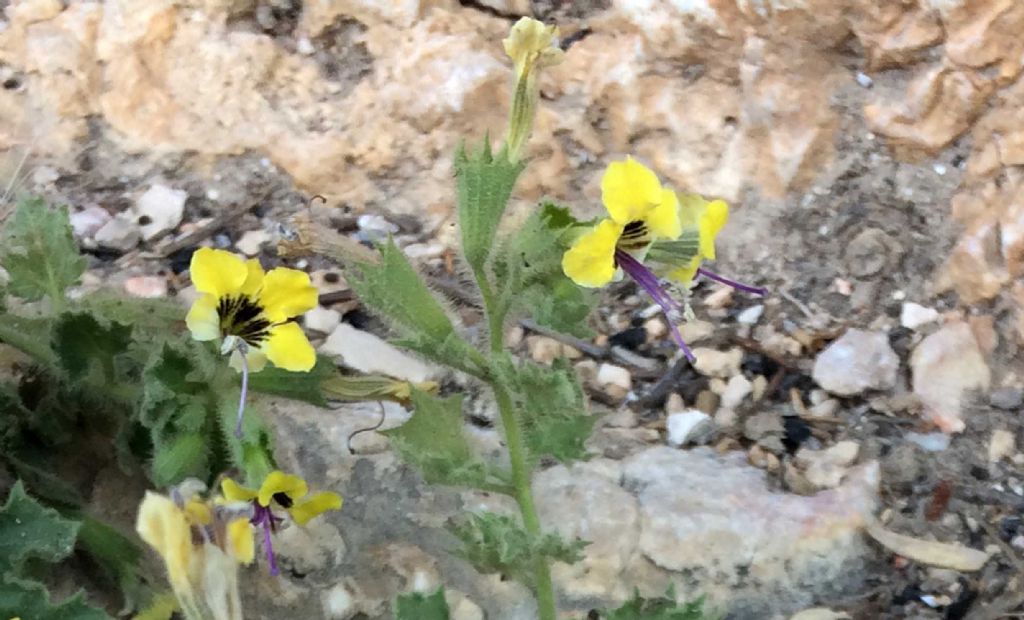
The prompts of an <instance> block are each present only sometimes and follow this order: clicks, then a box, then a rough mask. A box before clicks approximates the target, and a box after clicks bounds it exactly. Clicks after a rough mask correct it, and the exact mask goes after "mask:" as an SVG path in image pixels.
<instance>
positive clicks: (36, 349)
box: [0, 323, 57, 366]
mask: <svg viewBox="0 0 1024 620" xmlns="http://www.w3.org/2000/svg"><path fill="white" fill-rule="evenodd" d="M0 342H3V343H5V344H9V345H11V346H12V347H14V348H15V349H18V350H19V351H21V352H22V353H25V354H27V355H29V356H31V357H33V358H35V360H36V361H38V362H41V363H43V364H46V365H47V366H54V365H56V363H57V356H56V355H54V353H53V351H52V350H51V349H50V347H49V346H47V343H46V342H40V341H39V340H38V339H36V338H34V337H33V336H32V335H31V334H30V333H26V332H25V331H23V330H19V329H18V328H17V326H16V325H10V324H8V325H4V324H3V323H0Z"/></svg>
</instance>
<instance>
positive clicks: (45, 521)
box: [0, 480, 79, 577]
mask: <svg viewBox="0 0 1024 620" xmlns="http://www.w3.org/2000/svg"><path fill="white" fill-rule="evenodd" d="M78 527H79V524H78V523H76V522H74V521H69V520H67V519H64V518H62V517H61V516H60V515H59V514H58V513H57V511H56V510H53V509H52V508H44V507H43V506H41V505H39V503H38V502H36V501H35V500H34V499H32V498H30V497H29V496H28V495H26V494H25V487H24V486H23V485H22V483H21V481H20V480H19V481H18V482H16V483H15V484H14V488H12V489H11V493H10V495H8V496H7V503H6V504H4V506H3V507H2V508H0V577H3V576H4V575H6V574H8V573H13V572H15V571H17V570H18V569H19V568H20V566H21V564H22V563H23V562H24V561H25V560H26V559H28V558H35V559H40V560H44V561H46V562H59V561H60V560H62V559H64V558H65V557H67V556H68V555H70V554H71V551H72V550H73V549H74V547H75V536H76V535H77V534H78Z"/></svg>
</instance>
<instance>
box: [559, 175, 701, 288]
mask: <svg viewBox="0 0 1024 620" xmlns="http://www.w3.org/2000/svg"><path fill="white" fill-rule="evenodd" d="M601 200H602V202H604V206H605V208H606V209H607V210H608V215H609V216H610V217H608V218H606V219H604V220H602V221H601V222H600V223H598V224H597V225H596V226H595V227H593V228H592V229H591V230H590V231H588V232H586V233H584V234H583V235H582V236H580V237H579V238H578V239H577V240H576V242H575V243H573V245H572V247H571V248H569V250H568V251H567V252H566V253H565V255H564V256H563V257H562V270H563V271H564V272H565V275H567V276H569V278H571V279H572V280H573V281H574V282H576V283H577V284H579V285H580V286H586V287H590V288H596V287H600V286H604V285H605V284H608V283H609V282H611V281H612V279H613V278H614V277H615V272H616V269H617V267H618V261H617V259H616V252H642V251H643V250H644V249H646V248H647V246H648V245H650V243H651V242H652V241H655V240H657V239H676V238H677V237H679V235H680V234H681V232H682V221H681V220H680V211H679V200H678V199H677V198H676V194H675V192H673V191H672V190H671V189H668V188H665V187H662V186H661V183H660V182H659V181H658V177H657V175H655V174H654V172H652V171H651V170H650V169H648V168H647V167H646V166H644V165H643V164H641V163H639V162H637V161H635V160H633V159H632V158H626V159H625V160H624V161H616V162H612V163H611V164H610V165H609V166H608V169H607V170H606V171H605V173H604V176H603V177H602V179H601Z"/></svg>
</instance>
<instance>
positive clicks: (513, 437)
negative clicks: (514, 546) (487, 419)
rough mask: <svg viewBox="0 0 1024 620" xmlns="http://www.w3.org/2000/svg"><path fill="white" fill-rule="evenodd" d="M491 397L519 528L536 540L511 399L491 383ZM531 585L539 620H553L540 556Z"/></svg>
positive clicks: (547, 572) (530, 495)
mask: <svg viewBox="0 0 1024 620" xmlns="http://www.w3.org/2000/svg"><path fill="white" fill-rule="evenodd" d="M491 387H492V388H493V389H494V397H495V400H497V402H498V412H499V413H500V414H501V426H502V428H504V429H505V441H506V443H507V444H508V453H509V461H510V462H511V464H512V486H513V487H514V488H515V498H516V503H517V504H519V513H520V514H521V515H522V518H523V526H525V527H526V532H527V533H528V534H529V535H530V537H531V538H534V539H536V538H539V537H540V519H539V518H538V517H537V508H536V507H535V506H534V504H533V491H532V490H531V489H530V466H529V464H528V463H527V460H526V447H525V446H524V445H523V436H522V433H521V431H520V428H519V423H518V421H517V420H516V414H515V410H514V408H513V405H512V399H511V398H509V395H508V392H506V391H505V389H504V388H503V387H502V386H500V385H497V384H495V383H492V384H491ZM533 582H534V588H535V594H536V596H537V609H538V616H539V618H540V620H555V613H556V610H555V592H554V588H553V587H552V585H551V568H550V567H549V566H548V560H547V558H546V557H544V556H543V555H539V554H538V555H537V557H536V558H534V560H533Z"/></svg>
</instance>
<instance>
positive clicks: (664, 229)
mask: <svg viewBox="0 0 1024 620" xmlns="http://www.w3.org/2000/svg"><path fill="white" fill-rule="evenodd" d="M644 221H645V222H646V223H647V229H648V230H649V231H651V234H653V235H655V236H658V237H662V238H663V239H678V238H679V235H680V234H682V232H683V226H682V223H681V222H680V221H679V200H678V199H677V198H676V193H675V192H674V191H672V190H670V189H668V188H666V189H664V190H662V192H661V201H660V202H659V203H658V206H656V207H654V208H653V209H651V210H650V211H648V212H647V216H646V217H645V218H644Z"/></svg>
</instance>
